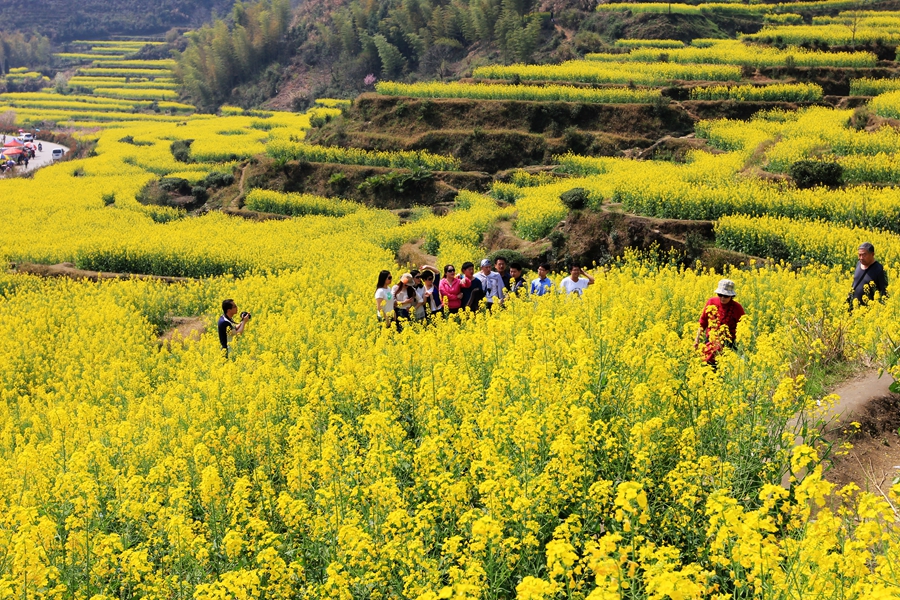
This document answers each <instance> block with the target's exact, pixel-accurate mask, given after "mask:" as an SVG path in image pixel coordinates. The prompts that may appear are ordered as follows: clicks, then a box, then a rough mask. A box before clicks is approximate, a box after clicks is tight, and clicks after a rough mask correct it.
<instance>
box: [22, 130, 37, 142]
mask: <svg viewBox="0 0 900 600" xmlns="http://www.w3.org/2000/svg"><path fill="white" fill-rule="evenodd" d="M22 141H23V142H33V141H34V134H33V133H31V132H30V131H29V132H28V133H23V134H22Z"/></svg>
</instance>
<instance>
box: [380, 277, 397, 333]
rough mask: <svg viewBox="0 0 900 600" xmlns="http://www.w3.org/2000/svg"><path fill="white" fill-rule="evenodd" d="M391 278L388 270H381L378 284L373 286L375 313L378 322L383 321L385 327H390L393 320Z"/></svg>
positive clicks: (393, 300)
mask: <svg viewBox="0 0 900 600" xmlns="http://www.w3.org/2000/svg"><path fill="white" fill-rule="evenodd" d="M392 279H393V277H392V276H391V272H390V271H387V270H385V271H382V272H381V273H379V274H378V286H377V287H376V288H375V315H376V316H377V317H378V322H379V323H384V324H385V327H390V326H391V323H392V322H393V321H394V320H395V319H394V316H395V315H394V302H395V299H394V292H393V290H392V288H391V280H392ZM398 329H399V328H398Z"/></svg>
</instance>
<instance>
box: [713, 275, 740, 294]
mask: <svg viewBox="0 0 900 600" xmlns="http://www.w3.org/2000/svg"><path fill="white" fill-rule="evenodd" d="M716 294H717V295H721V296H737V294H735V293H734V282H733V281H732V280H730V279H723V280H721V281H720V282H719V287H717V288H716Z"/></svg>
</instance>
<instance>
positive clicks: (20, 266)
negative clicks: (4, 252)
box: [9, 263, 192, 283]
mask: <svg viewBox="0 0 900 600" xmlns="http://www.w3.org/2000/svg"><path fill="white" fill-rule="evenodd" d="M9 272H10V273H22V274H25V275H38V276H39V277H68V278H70V279H87V280H88V281H99V280H101V279H153V280H155V281H162V282H163V283H182V282H185V281H192V279H191V278H190V277H164V276H162V275H139V274H135V273H102V272H100V271H87V270H84V269H78V268H76V267H75V265H74V264H72V263H59V264H58V265H40V264H34V263H12V264H10V265H9Z"/></svg>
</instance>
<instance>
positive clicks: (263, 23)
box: [178, 0, 595, 109]
mask: <svg viewBox="0 0 900 600" xmlns="http://www.w3.org/2000/svg"><path fill="white" fill-rule="evenodd" d="M554 2H555V0H385V1H381V2H376V1H374V0H332V1H328V2H305V3H301V4H300V5H299V7H298V8H297V9H296V11H295V12H294V15H293V23H292V26H291V27H290V28H288V25H289V21H290V18H289V17H288V16H287V14H288V11H289V4H288V2H287V0H284V1H283V2H280V1H279V0H263V1H262V2H259V3H257V4H242V3H240V2H239V3H238V4H237V5H236V6H235V8H234V10H233V11H232V15H231V16H230V18H225V19H217V20H216V21H215V22H214V23H213V24H211V25H208V26H204V27H203V28H202V29H200V30H198V31H196V32H192V33H191V34H190V35H189V46H188V48H187V50H186V51H185V52H183V53H182V54H181V56H180V58H179V69H178V74H179V76H180V77H181V78H182V80H183V81H184V83H185V88H186V92H187V94H188V95H189V97H190V99H191V101H192V102H193V103H195V104H197V105H198V106H201V107H203V108H206V109H213V108H215V107H216V106H218V105H220V104H221V103H223V102H225V101H230V102H233V103H238V104H248V103H251V102H259V101H264V100H266V99H267V98H266V97H265V96H266V95H267V94H268V95H272V94H274V93H276V92H275V89H276V88H277V87H278V84H279V83H280V82H282V81H284V80H286V79H288V78H289V77H290V76H291V74H292V69H291V67H290V66H288V64H287V63H292V64H293V67H294V69H299V70H307V69H309V70H313V71H317V75H318V76H319V78H321V74H322V73H323V72H328V73H330V74H331V76H330V80H329V81H326V82H324V83H321V82H320V83H319V84H318V85H317V88H318V91H319V92H322V93H330V94H336V95H342V94H346V93H358V92H360V91H362V90H363V88H364V86H365V85H366V84H365V83H364V82H365V81H367V77H368V80H371V79H372V77H369V76H370V75H371V76H373V77H378V78H404V77H410V76H412V77H416V76H422V77H434V76H438V77H446V76H452V75H454V74H456V73H455V67H454V63H456V62H457V61H459V60H460V59H461V58H462V57H464V56H466V55H467V54H469V53H470V52H472V51H476V52H480V53H482V54H484V55H490V56H491V58H492V60H498V61H502V62H526V61H531V60H533V59H534V57H535V54H536V53H537V52H540V51H542V50H545V49H546V47H547V42H548V40H549V39H551V38H553V37H554V36H556V37H559V35H558V33H557V32H556V29H557V28H558V27H559V25H558V23H566V22H568V23H567V25H568V26H570V27H571V26H573V24H574V27H575V29H578V25H577V23H578V22H579V21H580V20H581V19H582V18H583V17H584V16H585V15H586V14H589V13H588V11H591V10H592V9H593V7H594V4H595V1H594V0H580V1H578V2H557V3H556V4H555V3H554ZM557 4H558V6H557ZM279 32H280V33H279ZM248 83H249V85H247V84H248ZM299 99H300V100H301V102H300V103H299V104H302V98H299ZM295 108H299V106H297V107H295Z"/></svg>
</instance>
